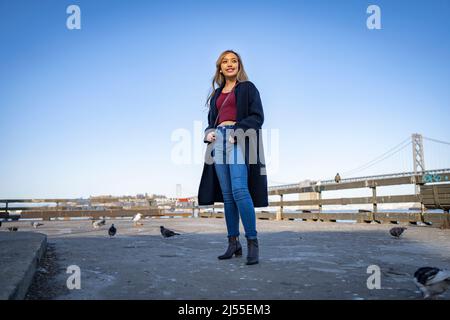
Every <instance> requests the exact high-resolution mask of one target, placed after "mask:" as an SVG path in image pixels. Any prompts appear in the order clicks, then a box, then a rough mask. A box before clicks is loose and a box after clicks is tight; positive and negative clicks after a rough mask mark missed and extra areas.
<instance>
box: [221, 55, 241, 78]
mask: <svg viewBox="0 0 450 320" xmlns="http://www.w3.org/2000/svg"><path fill="white" fill-rule="evenodd" d="M220 70H222V74H223V75H224V76H225V77H229V78H232V77H235V76H237V73H238V71H239V61H238V57H237V56H236V55H235V54H234V53H232V52H228V53H227V54H226V55H224V56H223V58H222V63H221V64H220Z"/></svg>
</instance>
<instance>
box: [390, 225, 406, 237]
mask: <svg viewBox="0 0 450 320" xmlns="http://www.w3.org/2000/svg"><path fill="white" fill-rule="evenodd" d="M407 229H408V228H406V227H395V228H392V229H391V230H389V233H390V234H391V236H393V237H395V238H397V239H399V238H400V236H401V235H402V233H403V232H404V231H405V230H407Z"/></svg>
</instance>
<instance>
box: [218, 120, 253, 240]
mask: <svg viewBox="0 0 450 320" xmlns="http://www.w3.org/2000/svg"><path fill="white" fill-rule="evenodd" d="M232 129H234V125H226V126H218V127H217V129H216V132H215V133H216V142H215V145H214V149H213V153H212V154H213V158H214V167H215V169H216V173H217V177H218V179H219V183H220V188H221V189H222V194H223V202H224V210H225V220H226V224H227V230H228V236H239V214H240V216H241V219H242V224H243V225H244V230H245V237H246V238H248V239H256V235H257V232H256V216H255V207H254V206H253V200H252V198H251V196H250V192H249V190H248V184H247V175H248V171H247V165H246V164H245V161H244V157H243V152H242V150H241V148H240V147H239V146H238V144H237V143H236V142H235V143H230V141H229V137H230V133H231V132H232V131H233V130H232Z"/></svg>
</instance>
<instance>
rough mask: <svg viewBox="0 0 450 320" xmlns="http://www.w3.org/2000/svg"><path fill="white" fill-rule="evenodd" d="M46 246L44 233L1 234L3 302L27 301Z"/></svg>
mask: <svg viewBox="0 0 450 320" xmlns="http://www.w3.org/2000/svg"><path fill="white" fill-rule="evenodd" d="M3 225H7V224H3ZM2 229H4V228H2ZM46 242H47V237H46V236H45V235H44V234H41V233H36V232H0V300H12V299H18V300H21V299H23V298H25V295H26V294H27V291H28V289H29V287H30V285H31V283H32V281H33V277H34V274H35V272H36V269H37V267H38V264H39V261H40V259H41V258H42V257H43V256H44V253H45V249H46V245H47V244H46Z"/></svg>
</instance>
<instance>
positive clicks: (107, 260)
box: [0, 218, 450, 300]
mask: <svg viewBox="0 0 450 320" xmlns="http://www.w3.org/2000/svg"><path fill="white" fill-rule="evenodd" d="M43 223H44V225H43V226H42V227H39V228H38V229H33V228H32V227H31V226H30V223H29V222H28V221H18V222H8V223H4V224H3V227H2V230H4V229H5V228H6V227H7V226H8V225H13V224H14V225H17V226H18V227H19V231H18V232H17V233H18V234H20V233H21V232H23V231H27V232H28V231H32V232H40V233H43V234H46V235H47V241H48V248H47V255H46V257H45V258H44V259H43V266H41V268H40V269H38V272H37V273H36V277H35V282H34V284H33V285H32V288H31V289H30V292H29V293H28V295H27V299H233V300H239V299H262V300H267V299H345V300H362V299H367V300H369V299H422V297H421V294H420V293H419V291H418V289H417V288H416V286H415V285H414V283H413V277H412V275H413V274H414V272H415V271H416V270H417V269H418V268H419V267H423V266H433V267H439V268H450V245H449V243H450V231H449V230H440V229H436V228H430V227H425V226H424V227H421V226H408V230H406V232H405V233H404V235H403V236H402V238H401V239H394V238H392V237H391V236H390V235H389V229H390V228H392V227H394V226H395V225H390V224H354V223H331V222H330V223H328V222H302V221H288V220H283V221H273V220H272V221H269V220H257V229H258V232H259V234H258V238H259V243H260V263H259V264H257V265H252V266H247V265H245V256H246V254H247V246H246V240H245V237H244V233H243V228H242V225H241V243H242V245H243V248H244V251H243V257H241V258H232V259H230V260H218V259H217V256H218V255H220V254H222V253H224V251H225V249H226V247H227V239H226V227H225V221H224V220H223V219H212V218H171V219H161V218H158V219H156V218H149V219H145V220H144V221H143V225H142V226H138V227H134V226H133V224H132V222H131V221H130V220H120V219H116V220H107V223H106V226H103V227H101V228H100V229H93V227H92V225H91V222H90V221H88V220H84V221H82V220H80V221H44V222H43ZM111 223H114V224H115V226H116V227H117V229H118V232H117V235H116V236H115V237H114V238H110V237H109V236H108V234H107V230H108V228H109V226H110V225H111ZM160 225H163V226H165V227H167V228H169V229H172V230H174V231H177V232H179V233H181V235H179V236H175V237H172V238H163V237H162V236H161V235H160V231H159V226H160ZM0 234H3V233H0ZM71 265H76V266H78V267H79V268H80V271H81V277H80V284H81V288H80V289H72V290H69V289H68V288H67V286H66V281H67V279H68V277H70V276H71V274H69V273H66V271H67V268H68V267H69V266H71ZM371 265H375V266H378V267H379V268H380V271H381V273H380V285H381V289H372V290H371V289H369V288H368V286H367V280H368V278H369V277H370V276H371V275H372V274H373V271H372V272H371V273H368V267H369V266H371ZM371 283H373V282H371ZM441 299H450V292H446V293H445V294H444V295H442V296H441Z"/></svg>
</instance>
